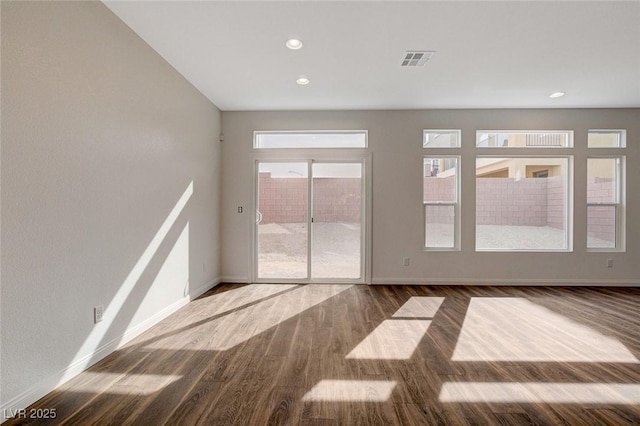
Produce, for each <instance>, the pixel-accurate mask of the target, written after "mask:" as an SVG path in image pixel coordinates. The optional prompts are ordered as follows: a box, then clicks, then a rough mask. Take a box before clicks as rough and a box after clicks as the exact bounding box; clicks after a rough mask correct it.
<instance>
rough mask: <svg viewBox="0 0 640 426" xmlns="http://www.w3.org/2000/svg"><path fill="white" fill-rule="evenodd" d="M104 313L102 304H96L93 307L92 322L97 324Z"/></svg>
mask: <svg viewBox="0 0 640 426" xmlns="http://www.w3.org/2000/svg"><path fill="white" fill-rule="evenodd" d="M103 313H104V308H103V307H102V305H100V306H96V307H95V308H93V323H94V324H97V323H99V322H100V321H102V314H103Z"/></svg>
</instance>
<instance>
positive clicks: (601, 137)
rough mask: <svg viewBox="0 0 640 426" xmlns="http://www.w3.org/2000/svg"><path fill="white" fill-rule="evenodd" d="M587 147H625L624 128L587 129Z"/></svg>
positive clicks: (625, 134) (625, 136)
mask: <svg viewBox="0 0 640 426" xmlns="http://www.w3.org/2000/svg"><path fill="white" fill-rule="evenodd" d="M587 146H588V147H589V148H625V147H626V146H627V131H626V130H589V132H588V134H587Z"/></svg>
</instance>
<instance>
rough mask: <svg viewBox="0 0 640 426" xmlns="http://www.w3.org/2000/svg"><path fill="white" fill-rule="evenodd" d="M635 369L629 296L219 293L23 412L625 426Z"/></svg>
mask: <svg viewBox="0 0 640 426" xmlns="http://www.w3.org/2000/svg"><path fill="white" fill-rule="evenodd" d="M639 359H640V289H611V288H609V289H607V288H598V289H596V288H589V289H587V288H548V287H536V288H523V287H427V286H424V287H422V286H347V285H345V286H341V285H305V286H297V285H264V284H263V285H228V284H222V285H219V286H217V287H216V288H214V289H213V290H211V291H209V292H208V293H206V294H205V295H203V296H202V297H201V298H199V299H198V300H196V301H194V302H192V303H191V304H189V305H188V306H186V307H184V308H183V309H181V310H180V311H178V312H177V313H175V314H174V315H172V316H171V317H169V318H167V319H165V320H164V321H162V322H161V323H160V324H158V325H157V326H155V327H153V328H152V329H151V330H149V331H147V332H146V333H144V334H143V335H141V336H139V337H138V338H136V339H135V340H134V341H132V342H130V343H129V344H128V345H127V346H125V347H124V348H122V349H120V350H118V351H117V352H115V353H113V354H111V355H110V356H108V357H107V358H105V359H104V360H102V361H101V362H99V363H98V364H96V365H95V366H93V367H92V368H90V369H89V370H87V371H86V372H84V373H82V374H81V375H79V376H77V377H76V378H74V379H72V380H71V381H69V382H68V383H66V384H65V385H63V386H62V387H61V388H60V389H58V390H56V391H54V392H52V393H51V394H49V395H47V396H46V397H44V398H43V399H41V400H40V401H38V402H37V403H36V404H34V405H33V406H32V407H31V408H55V409H56V412H57V419H55V420H54V421H50V422H49V423H54V424H65V425H110V424H113V425H125V424H140V425H161V424H169V425H198V424H199V425H226V424H237V425H267V424H269V425H271V424H272V425H285V424H290V425H333V424H335V425H338V424H340V425H355V424H363V425H378V424H398V425H485V424H490V425H493V424H496V425H529V424H531V425H535V424H539V425H558V424H560V425H599V424H611V425H624V424H635V425H637V424H640V361H639ZM32 422H33V423H47V422H46V421H42V420H40V421H32ZM21 423H27V421H25V420H18V419H16V420H10V421H8V422H7V424H21Z"/></svg>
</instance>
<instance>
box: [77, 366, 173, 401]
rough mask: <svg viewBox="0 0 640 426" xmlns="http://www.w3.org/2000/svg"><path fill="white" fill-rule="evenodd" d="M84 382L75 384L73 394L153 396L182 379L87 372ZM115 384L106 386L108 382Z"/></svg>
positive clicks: (83, 375)
mask: <svg viewBox="0 0 640 426" xmlns="http://www.w3.org/2000/svg"><path fill="white" fill-rule="evenodd" d="M80 377H81V378H82V382H79V383H75V382H74V383H73V387H72V388H71V390H72V391H73V392H84V393H95V394H96V395H97V394H100V395H102V394H105V393H106V394H118V395H151V394H153V393H156V392H158V391H161V390H162V389H164V388H165V387H167V386H169V385H170V384H172V383H173V382H175V381H176V380H179V379H181V378H182V376H177V375H160V374H121V373H96V372H92V371H85V372H84V373H82V376H80ZM110 381H111V382H113V384H111V385H110V386H109V385H106V383H108V382H110Z"/></svg>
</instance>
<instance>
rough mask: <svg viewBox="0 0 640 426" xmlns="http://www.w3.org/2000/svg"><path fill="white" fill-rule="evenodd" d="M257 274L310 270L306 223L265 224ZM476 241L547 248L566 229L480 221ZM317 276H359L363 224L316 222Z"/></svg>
mask: <svg viewBox="0 0 640 426" xmlns="http://www.w3.org/2000/svg"><path fill="white" fill-rule="evenodd" d="M451 229H452V228H451V226H450V225H440V224H431V225H429V231H430V243H431V244H432V245H434V246H436V247H437V246H438V245H440V246H446V245H447V244H449V242H450V241H451V238H452V235H451ZM258 233H259V247H260V248H259V253H260V254H259V259H258V265H259V270H258V276H259V277H260V278H294V279H295V278H300V279H304V278H306V276H307V256H306V254H307V225H306V223H279V224H278V223H268V224H261V225H260V227H259V228H258ZM476 242H477V246H478V247H482V248H483V249H489V250H491V249H497V250H508V249H513V248H517V249H519V250H546V249H562V248H563V247H564V231H562V230H561V229H557V228H552V227H549V226H506V225H505V226H501V225H479V226H478V227H477V232H476ZM589 244H590V246H591V247H611V242H609V241H605V240H600V239H597V238H589ZM313 254H314V256H313V263H312V275H313V278H359V277H360V224H358V223H314V245H313Z"/></svg>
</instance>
